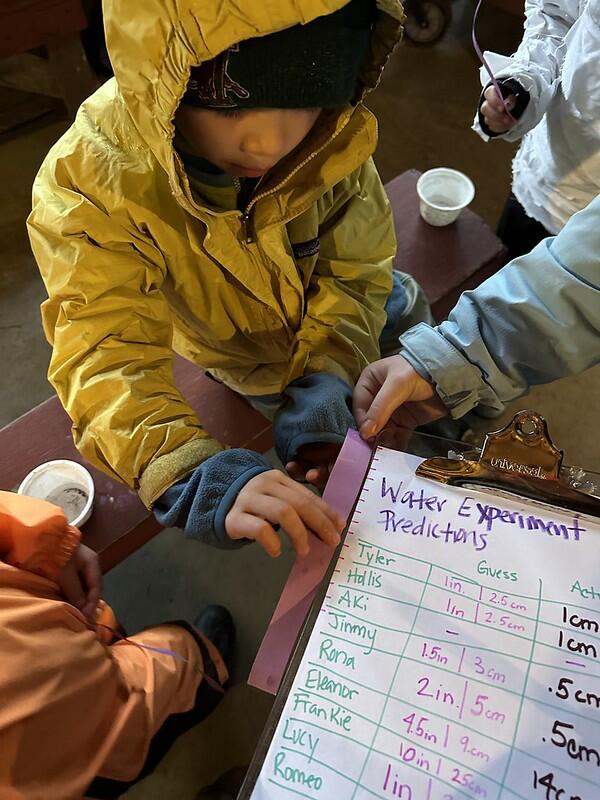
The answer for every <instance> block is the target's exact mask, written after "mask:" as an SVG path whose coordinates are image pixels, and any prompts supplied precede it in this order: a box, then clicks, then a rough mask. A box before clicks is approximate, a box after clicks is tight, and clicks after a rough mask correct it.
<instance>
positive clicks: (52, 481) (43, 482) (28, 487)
mask: <svg viewBox="0 0 600 800" xmlns="http://www.w3.org/2000/svg"><path fill="white" fill-rule="evenodd" d="M17 491H18V493H19V494H24V495H27V496H28V497H37V498H39V499H40V500H47V501H48V502H49V503H54V505H56V506H60V507H61V508H62V509H63V511H64V512H65V514H66V517H67V519H68V520H69V522H70V523H71V525H74V526H75V527H76V528H79V527H81V525H83V523H84V522H87V520H88V519H89V518H90V514H91V513H92V505H93V503H94V481H93V480H92V476H91V475H90V473H89V472H88V471H87V469H85V467H82V466H81V464H78V463H77V462H76V461H67V460H66V459H58V460H56V461H47V462H46V463H45V464H40V465H39V467H36V468H35V469H33V470H32V471H31V472H30V473H29V475H27V477H26V478H24V479H23V481H22V483H21V485H20V486H19V488H18V490H17Z"/></svg>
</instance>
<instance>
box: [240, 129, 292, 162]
mask: <svg viewBox="0 0 600 800" xmlns="http://www.w3.org/2000/svg"><path fill="white" fill-rule="evenodd" d="M240 149H241V151H242V152H243V153H247V154H248V155H250V156H255V157H256V158H262V159H265V160H270V159H277V158H278V157H279V156H280V154H281V152H282V149H283V136H282V135H281V133H280V132H279V131H278V130H277V128H276V127H275V126H272V125H265V126H264V127H262V128H259V127H257V128H255V129H253V130H251V131H247V132H246V133H245V135H244V136H243V138H242V141H241V144H240Z"/></svg>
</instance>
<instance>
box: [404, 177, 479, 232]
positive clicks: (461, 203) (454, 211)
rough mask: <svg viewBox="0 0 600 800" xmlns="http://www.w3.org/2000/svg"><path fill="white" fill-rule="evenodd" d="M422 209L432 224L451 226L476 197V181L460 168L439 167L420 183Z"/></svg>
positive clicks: (418, 189) (420, 206) (426, 220)
mask: <svg viewBox="0 0 600 800" xmlns="http://www.w3.org/2000/svg"><path fill="white" fill-rule="evenodd" d="M417 194H418V195H419V210H420V212H421V216H422V217H423V219H424V220H425V222H428V223H429V224H430V225H438V226H442V225H450V223H451V222H454V220H455V219H456V218H457V217H458V215H459V214H460V212H461V211H462V210H463V208H466V206H468V205H469V203H470V202H471V201H472V200H473V198H474V197H475V187H474V186H473V181H472V180H471V179H470V178H467V176H466V175H463V173H462V172H459V171H458V170H456V169H448V168H447V167H438V168H437V169H430V170H428V171H427V172H424V173H423V174H422V175H421V177H420V178H419V180H418V181H417Z"/></svg>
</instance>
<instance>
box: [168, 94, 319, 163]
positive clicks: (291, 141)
mask: <svg viewBox="0 0 600 800" xmlns="http://www.w3.org/2000/svg"><path fill="white" fill-rule="evenodd" d="M320 113H321V109H320V108H298V109H296V108H292V109H287V108H286V109H282V108H257V109H248V110H246V111H235V112H225V111H213V110H212V109H208V108H195V107H193V106H186V105H181V106H180V107H179V108H178V109H177V112H176V114H175V125H176V126H177V130H178V131H179V132H180V133H181V135H182V136H183V138H184V139H185V140H186V142H187V144H188V145H189V146H190V147H191V149H192V150H193V152H194V153H195V154H196V155H199V156H201V157H202V158H206V159H207V160H208V161H210V162H211V163H212V164H214V165H215V166H217V167H219V168H220V169H222V170H224V171H225V172H228V173H229V174H230V175H237V176H238V177H242V178H259V177H260V176H261V175H264V174H265V172H267V171H268V170H270V169H271V168H272V167H274V166H275V164H277V162H278V161H280V160H281V159H282V158H284V157H285V156H287V155H288V153H291V152H292V150H293V149H294V148H295V147H297V145H299V144H300V142H301V141H302V140H303V139H304V137H305V136H306V135H307V133H308V132H309V131H310V130H311V128H312V127H313V125H314V124H315V122H316V121H317V118H318V116H319V114H320Z"/></svg>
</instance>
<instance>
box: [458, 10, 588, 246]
mask: <svg viewBox="0 0 600 800" xmlns="http://www.w3.org/2000/svg"><path fill="white" fill-rule="evenodd" d="M525 15H526V21H525V31H524V36H523V40H522V42H521V44H520V45H519V48H518V49H517V51H516V53H515V54H514V55H513V56H511V57H510V58H507V57H506V56H501V55H498V54H496V53H486V54H485V56H486V60H487V61H488V64H489V66H490V67H491V69H492V72H493V73H494V76H495V77H496V79H497V80H498V83H499V84H500V88H501V90H502V94H503V96H504V97H505V101H506V103H507V105H508V107H509V109H510V108H512V112H511V113H512V116H513V117H515V118H516V121H515V119H511V117H509V116H508V115H507V114H506V112H505V111H504V108H503V105H502V103H501V101H500V100H499V98H498V96H497V94H496V90H495V88H494V87H493V86H492V85H491V84H490V85H487V84H488V82H489V76H488V74H487V72H486V71H485V70H484V69H483V68H482V69H481V79H482V85H484V86H486V88H485V89H484V91H483V93H482V95H481V98H480V103H479V109H478V112H477V114H476V116H475V121H474V125H473V129H474V130H475V131H477V133H479V135H480V136H481V137H482V138H483V139H485V140H488V139H491V138H502V139H504V140H507V141H516V140H518V139H520V138H521V137H523V140H522V142H521V146H520V148H519V150H518V152H517V155H516V157H515V159H514V161H513V182H512V195H511V196H509V199H508V201H507V203H506V206H505V208H504V211H503V214H502V216H501V219H500V222H499V225H498V235H499V236H500V238H501V239H502V240H503V241H504V243H505V244H506V246H507V247H508V250H509V253H508V256H509V259H513V258H515V257H516V256H518V255H522V254H523V253H528V252H529V251H530V250H531V249H532V248H533V247H534V246H535V245H536V244H537V243H538V242H539V241H541V240H542V239H543V238H545V237H546V236H548V235H554V234H557V233H558V232H559V231H560V230H561V229H562V228H563V226H564V225H565V224H566V222H567V220H568V219H569V218H570V217H571V216H572V215H573V214H574V213H575V212H576V211H579V210H580V209H582V208H583V207H584V206H585V205H587V204H588V203H589V202H590V201H591V200H592V199H593V198H594V197H595V196H596V195H597V194H598V192H599V191H600V0H526V2H525Z"/></svg>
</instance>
